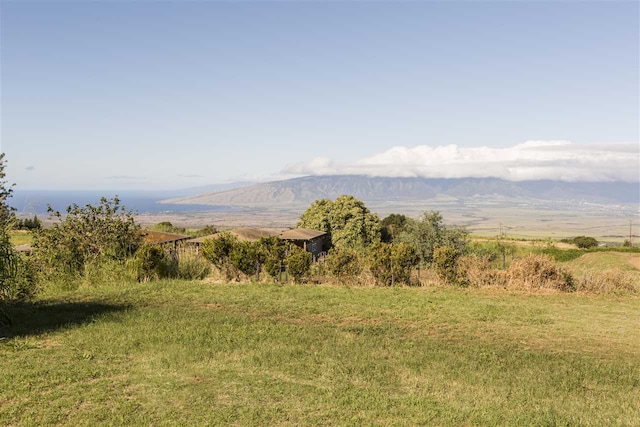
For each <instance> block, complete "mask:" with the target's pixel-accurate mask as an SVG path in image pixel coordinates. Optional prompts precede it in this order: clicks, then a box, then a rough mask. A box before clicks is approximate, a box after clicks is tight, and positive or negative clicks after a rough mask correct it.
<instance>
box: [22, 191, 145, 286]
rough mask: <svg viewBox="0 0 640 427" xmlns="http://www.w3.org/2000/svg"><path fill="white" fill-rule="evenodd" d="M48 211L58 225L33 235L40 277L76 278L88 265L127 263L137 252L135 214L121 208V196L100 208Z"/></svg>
mask: <svg viewBox="0 0 640 427" xmlns="http://www.w3.org/2000/svg"><path fill="white" fill-rule="evenodd" d="M49 212H50V213H51V214H52V216H53V217H54V218H57V219H58V222H57V223H56V224H54V225H53V226H52V227H51V228H45V229H42V230H37V231H35V232H34V240H33V255H32V257H33V260H34V262H35V264H36V266H37V269H38V272H39V273H40V276H41V278H43V279H45V280H51V279H53V280H57V279H58V278H59V277H68V278H76V277H82V276H83V275H84V269H85V266H87V265H96V264H97V263H100V262H102V261H103V260H115V261H124V260H126V259H127V258H128V257H129V256H131V254H133V253H134V252H135V250H136V249H137V247H138V246H139V245H140V243H141V240H142V237H141V235H140V232H139V231H140V227H139V226H138V225H136V223H135V222H134V217H133V213H132V212H130V211H127V210H126V208H125V207H124V206H122V207H121V206H120V200H119V199H118V197H117V196H116V197H114V198H113V199H111V200H107V199H106V198H104V197H103V198H102V199H100V205H98V206H92V205H86V206H84V207H79V206H78V205H75V204H74V205H72V206H69V207H68V208H67V212H66V215H65V216H64V217H63V216H62V214H60V212H53V210H52V209H51V207H49Z"/></svg>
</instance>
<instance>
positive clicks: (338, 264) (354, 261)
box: [324, 248, 363, 279]
mask: <svg viewBox="0 0 640 427" xmlns="http://www.w3.org/2000/svg"><path fill="white" fill-rule="evenodd" d="M324 262H325V267H326V269H327V271H328V272H329V274H331V275H332V276H333V277H336V278H340V279H344V278H352V277H356V276H358V275H359V274H360V273H362V268H363V265H362V259H361V257H360V254H359V253H358V252H357V251H355V250H352V249H347V248H333V249H331V250H330V251H329V253H328V254H327V256H326V257H325V261H324Z"/></svg>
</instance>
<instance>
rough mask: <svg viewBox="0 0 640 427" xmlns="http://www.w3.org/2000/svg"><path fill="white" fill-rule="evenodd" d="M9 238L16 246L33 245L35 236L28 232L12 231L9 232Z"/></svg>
mask: <svg viewBox="0 0 640 427" xmlns="http://www.w3.org/2000/svg"><path fill="white" fill-rule="evenodd" d="M9 238H10V239H11V243H12V244H14V245H15V246H18V245H24V244H25V243H31V241H32V240H33V235H32V234H31V232H29V231H26V230H12V231H10V232H9Z"/></svg>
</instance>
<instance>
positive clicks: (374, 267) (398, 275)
mask: <svg viewBox="0 0 640 427" xmlns="http://www.w3.org/2000/svg"><path fill="white" fill-rule="evenodd" d="M418 262H419V257H418V255H417V253H416V250H415V248H414V247H413V246H412V245H409V244H407V243H378V244H375V245H373V246H372V247H371V248H370V250H369V269H370V271H371V274H372V275H373V277H374V279H375V280H376V283H377V284H379V285H383V286H391V285H394V284H396V283H404V284H410V283H411V271H412V270H413V268H415V267H416V266H417V265H418Z"/></svg>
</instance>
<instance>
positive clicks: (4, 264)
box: [0, 153, 36, 314]
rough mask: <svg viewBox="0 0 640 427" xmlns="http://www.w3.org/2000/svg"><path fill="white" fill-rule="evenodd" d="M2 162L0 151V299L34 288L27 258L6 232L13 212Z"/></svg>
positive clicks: (26, 293) (28, 294) (15, 297)
mask: <svg viewBox="0 0 640 427" xmlns="http://www.w3.org/2000/svg"><path fill="white" fill-rule="evenodd" d="M5 166H6V161H5V160H4V153H0V301H8V300H21V299H27V298H30V297H31V296H33V295H34V294H35V290H36V283H35V271H34V269H33V266H32V264H31V262H29V261H28V260H26V259H25V258H23V257H22V256H20V254H18V253H17V252H16V251H15V249H14V248H13V245H12V244H11V238H10V235H9V233H10V232H11V230H12V229H13V226H14V223H15V216H14V209H13V208H11V207H10V206H9V205H8V203H7V200H8V199H9V198H10V197H11V194H12V192H13V188H12V187H13V185H9V184H8V183H7V181H6V180H5V177H6V173H5ZM0 314H2V313H1V312H0Z"/></svg>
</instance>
